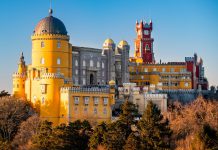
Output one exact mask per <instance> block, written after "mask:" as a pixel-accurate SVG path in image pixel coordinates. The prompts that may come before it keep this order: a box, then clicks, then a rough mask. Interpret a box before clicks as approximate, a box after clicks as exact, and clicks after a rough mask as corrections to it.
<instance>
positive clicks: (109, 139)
mask: <svg viewBox="0 0 218 150" xmlns="http://www.w3.org/2000/svg"><path fill="white" fill-rule="evenodd" d="M121 109H122V110H121V114H120V116H119V119H118V120H117V121H116V122H113V123H111V124H108V131H107V132H106V133H105V134H104V146H106V147H107V148H108V149H122V148H123V146H124V145H125V142H126V140H127V138H128V137H129V135H130V134H131V133H132V126H133V125H135V124H136V120H135V117H136V116H138V110H137V108H136V106H135V105H134V104H132V103H131V102H129V101H128V100H126V101H125V102H124V104H123V105H122V107H121Z"/></svg>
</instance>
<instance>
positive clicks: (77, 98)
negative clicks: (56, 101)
mask: <svg viewBox="0 0 218 150" xmlns="http://www.w3.org/2000/svg"><path fill="white" fill-rule="evenodd" d="M74 104H75V105H78V104H79V97H74Z"/></svg>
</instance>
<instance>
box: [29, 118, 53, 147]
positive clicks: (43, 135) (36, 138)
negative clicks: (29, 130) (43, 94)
mask: <svg viewBox="0 0 218 150" xmlns="http://www.w3.org/2000/svg"><path fill="white" fill-rule="evenodd" d="M55 145H56V144H55V143H53V142H52V122H48V121H47V120H45V121H42V122H41V123H40V125H39V128H38V131H37V134H35V135H33V137H32V145H31V149H42V150H49V149H55Z"/></svg>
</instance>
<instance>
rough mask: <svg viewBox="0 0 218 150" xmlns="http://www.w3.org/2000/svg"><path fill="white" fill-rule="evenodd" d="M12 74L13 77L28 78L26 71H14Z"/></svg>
mask: <svg viewBox="0 0 218 150" xmlns="http://www.w3.org/2000/svg"><path fill="white" fill-rule="evenodd" d="M12 76H13V78H26V77H27V75H26V73H18V72H14V73H13V75H12Z"/></svg>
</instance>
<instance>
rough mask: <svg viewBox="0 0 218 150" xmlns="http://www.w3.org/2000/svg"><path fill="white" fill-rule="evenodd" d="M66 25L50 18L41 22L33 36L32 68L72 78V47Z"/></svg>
mask: <svg viewBox="0 0 218 150" xmlns="http://www.w3.org/2000/svg"><path fill="white" fill-rule="evenodd" d="M69 39H70V37H69V36H68V35H67V30H66V28H65V25H64V24H63V22H62V21H61V20H59V19H58V18H55V17H53V16H52V9H50V11H49V16H48V17H46V18H44V19H42V20H41V21H39V23H38V24H37V26H36V27H35V29H34V31H33V36H32V67H34V68H40V69H42V68H44V70H43V69H42V71H44V72H47V73H61V74H63V75H64V77H65V78H69V79H71V78H72V46H71V44H70V43H69Z"/></svg>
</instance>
